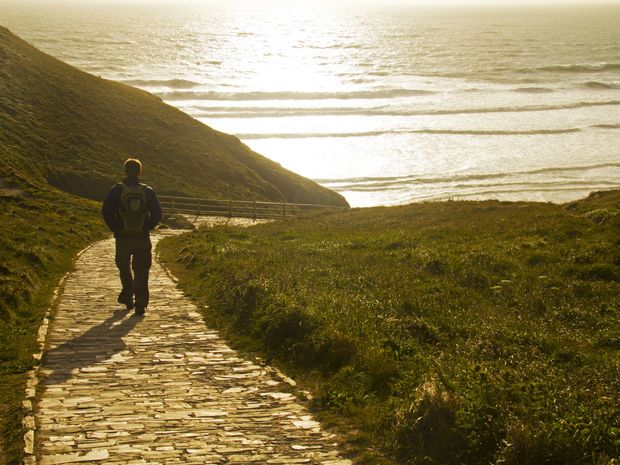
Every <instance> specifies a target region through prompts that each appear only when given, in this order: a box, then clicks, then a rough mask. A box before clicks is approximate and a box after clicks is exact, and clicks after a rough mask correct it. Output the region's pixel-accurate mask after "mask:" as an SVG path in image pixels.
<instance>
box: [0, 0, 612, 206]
mask: <svg viewBox="0 0 620 465" xmlns="http://www.w3.org/2000/svg"><path fill="white" fill-rule="evenodd" d="M0 24H2V25H4V26H6V27H8V28H9V29H11V30H12V31H13V32H15V33H16V34H18V35H20V36H21V37H23V38H24V39H26V40H28V41H29V42H30V43H32V44H33V45H35V46H37V47H38V48H40V49H42V50H43V51H45V52H47V53H49V54H51V55H53V56H55V57H57V58H59V59H61V60H63V61H66V62H68V63H70V64H72V65H74V66H77V67H79V68H81V69H83V70H84V71H87V72H89V73H92V74H95V75H98V76H102V77H105V78H108V79H114V80H117V81H121V82H124V83H126V84H129V85H132V86H136V87H140V88H142V89H145V90H147V91H149V92H152V93H153V94H155V95H158V96H159V97H160V98H161V99H162V100H164V101H165V102H167V103H168V104H170V105H173V106H175V107H177V108H179V109H181V110H182V111H184V112H186V113H188V114H190V115H191V116H193V117H195V118H197V119H199V120H200V121H202V122H204V123H205V124H207V125H209V126H211V127H213V128H215V129H217V130H220V131H223V132H228V133H232V134H235V135H237V136H238V137H239V138H240V139H241V140H242V141H243V142H244V143H245V144H246V145H248V146H249V147H251V148H252V149H254V150H255V151H257V152H259V153H261V154H263V155H265V156H267V157H269V158H271V159H273V160H275V161H276V162H278V163H280V164H281V165H282V166H284V167H286V168H289V169H291V170H293V171H295V172H297V173H299V174H301V175H304V176H307V177H309V178H311V179H313V180H315V181H317V182H319V183H320V184H322V185H324V186H326V187H328V188H331V189H334V190H336V191H338V192H340V193H341V194H343V195H344V196H345V197H346V198H347V200H348V201H349V203H350V204H351V205H352V206H356V207H365V206H373V205H395V204H403V203H409V202H415V201H424V200H443V199H487V198H496V199H501V200H537V201H553V202H563V201H569V200H572V199H576V198H579V197H583V196H585V195H587V194H588V193H589V192H592V191H595V190H602V189H612V188H616V189H617V188H620V27H618V25H619V24H620V4H617V3H616V4H609V5H589V6H588V5H581V6H575V5H572V6H567V5H554V6H551V5H550V6H505V7H468V8H465V7H441V8H440V7H435V8H430V7H426V8H423V7H415V8H414V7H409V8H406V7H378V6H376V7H370V6H358V7H353V6H349V7H344V6H340V7H332V8H328V7H327V6H323V7H322V8H319V7H315V8H310V7H295V8H292V7H286V6H284V5H283V4H280V6H278V7H275V6H271V7H267V6H263V7H257V6H248V5H246V6H242V5H240V4H236V6H224V5H221V4H220V5H214V4H203V5H197V4H194V5H185V6H181V5H180V4H178V3H175V4H173V5H172V4H168V5H160V6H158V7H148V6H147V5H144V4H143V5H135V6H122V5H120V4H115V5H114V6H112V7H110V6H108V7H103V6H99V7H92V6H91V7H84V6H76V5H73V6H72V7H70V8H69V7H66V8H60V7H51V6H49V7H41V6H38V7H36V8H34V7H27V6H24V5H22V6H11V7H9V6H6V5H5V6H1V5H0Z"/></svg>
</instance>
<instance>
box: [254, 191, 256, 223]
mask: <svg viewBox="0 0 620 465" xmlns="http://www.w3.org/2000/svg"><path fill="white" fill-rule="evenodd" d="M254 221H256V197H254Z"/></svg>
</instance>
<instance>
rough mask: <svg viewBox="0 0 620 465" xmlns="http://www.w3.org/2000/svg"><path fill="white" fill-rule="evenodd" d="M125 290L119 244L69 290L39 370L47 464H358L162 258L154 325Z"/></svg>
mask: <svg viewBox="0 0 620 465" xmlns="http://www.w3.org/2000/svg"><path fill="white" fill-rule="evenodd" d="M158 239H159V236H154V237H153V242H154V243H155V242H156V241H157V240H158ZM118 287H119V283H118V277H117V271H116V268H115V266H114V241H113V240H112V239H109V240H106V241H102V242H98V243H96V244H94V245H93V246H92V247H91V248H89V249H88V250H86V251H85V252H84V253H83V254H82V255H81V256H80V258H79V259H78V261H77V263H76V270H75V271H74V272H73V273H71V274H70V275H69V276H68V278H67V280H66V282H65V287H64V292H63V294H62V296H61V297H60V300H59V304H58V308H57V309H56V311H55V313H54V315H53V321H52V323H51V326H50V331H49V334H48V340H47V349H46V352H45V355H44V359H43V364H42V367H41V369H40V370H39V376H40V378H41V379H40V383H39V391H40V396H39V401H38V402H37V404H36V408H35V418H36V427H37V430H36V436H35V444H36V452H37V457H38V460H37V462H38V463H40V464H42V465H50V464H62V463H105V464H188V463H191V464H247V463H264V464H324V465H348V464H350V463H351V462H350V461H349V460H343V459H341V458H340V456H339V454H338V450H337V445H336V444H335V439H334V437H333V436H330V435H329V434H327V433H325V432H324V431H322V430H321V428H320V425H319V424H318V423H317V422H315V421H314V420H313V419H312V417H311V416H310V414H309V413H308V411H307V410H306V409H305V407H304V406H303V405H302V404H301V403H299V402H298V401H297V400H296V398H295V397H294V396H293V395H292V394H290V393H288V392H286V389H285V386H284V385H283V383H282V381H281V380H280V379H279V378H278V377H275V376H274V375H273V371H272V370H270V369H268V368H266V367H262V366H259V365H257V364H256V363H254V362H252V361H249V360H247V359H244V358H242V357H241V356H240V355H239V354H238V353H236V352H235V351H233V350H232V349H230V348H229V347H228V346H227V345H226V344H225V343H224V341H223V340H222V339H220V337H219V336H218V334H217V333H216V332H215V331H212V330H210V329H208V328H207V327H206V326H205V324H204V322H203V320H202V318H201V316H200V314H199V313H198V311H197V308H196V306H195V305H194V304H193V303H192V302H191V301H190V300H189V299H187V298H186V297H184V296H183V294H182V293H181V291H180V290H178V289H177V288H176V286H175V284H174V282H173V281H172V280H171V279H170V277H169V276H168V275H167V274H166V272H165V270H164V269H163V268H162V266H161V265H160V264H159V263H158V262H157V261H156V260H154V263H153V268H152V269H151V280H150V288H151V296H152V297H151V304H150V306H149V308H148V310H147V314H146V316H145V317H144V318H138V317H135V316H134V315H133V312H127V311H123V310H121V306H120V305H119V304H117V303H116V295H117V292H118Z"/></svg>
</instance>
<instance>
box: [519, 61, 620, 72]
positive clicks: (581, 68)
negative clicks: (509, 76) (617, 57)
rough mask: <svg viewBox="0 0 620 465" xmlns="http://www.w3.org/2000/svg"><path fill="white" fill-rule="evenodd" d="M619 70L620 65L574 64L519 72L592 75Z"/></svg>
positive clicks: (522, 69) (603, 63) (548, 66)
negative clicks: (593, 73)
mask: <svg viewBox="0 0 620 465" xmlns="http://www.w3.org/2000/svg"><path fill="white" fill-rule="evenodd" d="M616 70H620V63H607V62H599V63H574V64H557V65H546V66H539V67H537V68H521V69H520V70H519V71H521V72H526V73H532V72H540V71H542V72H555V73H558V72H560V73H592V72H600V71H616Z"/></svg>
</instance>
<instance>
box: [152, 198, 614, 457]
mask: <svg viewBox="0 0 620 465" xmlns="http://www.w3.org/2000/svg"><path fill="white" fill-rule="evenodd" d="M619 232H620V191H612V192H601V193H597V194H592V195H590V196H589V197H588V198H587V199H583V200H580V201H578V202H573V203H570V204H567V205H554V204H544V203H526V202H514V203H507V202H506V203H502V202H497V201H486V202H437V203H424V204H412V205H405V206H400V207H391V208H367V209H353V210H347V211H344V212H336V213H333V214H327V215H316V216H311V217H305V218H301V217H300V218H297V219H294V220H290V221H279V222H275V223H271V224H267V225H260V226H256V227H253V228H248V229H246V230H230V229H200V230H198V231H195V232H193V233H191V234H186V235H183V236H178V237H175V238H171V239H166V240H165V241H163V242H161V243H160V252H161V254H160V256H162V257H163V259H164V260H165V261H166V262H168V263H169V264H170V265H171V267H172V269H173V271H174V272H175V274H177V276H178V277H179V278H180V283H181V286H182V287H183V288H184V290H185V291H186V292H187V293H189V294H190V295H192V296H193V297H194V298H195V299H197V300H198V301H199V302H200V303H201V304H204V305H203V306H202V308H204V316H205V319H206V320H207V321H208V322H209V324H210V326H212V327H216V328H218V329H220V330H222V331H223V332H224V333H225V334H227V335H228V336H233V337H234V339H235V340H236V341H237V342H239V343H240V344H243V345H244V347H250V348H252V349H258V350H260V351H262V352H263V353H264V354H265V356H266V357H268V358H272V359H274V360H276V361H279V362H280V363H281V364H282V365H283V366H284V367H285V368H287V369H288V370H289V371H290V374H292V375H295V377H297V378H301V380H302V381H303V380H305V383H306V385H308V386H310V387H312V388H313V390H314V393H313V394H315V395H314V401H313V403H314V407H315V409H316V410H317V411H318V412H319V413H320V414H321V416H323V419H325V417H326V416H327V417H328V418H329V419H331V420H334V421H335V422H337V423H341V422H342V421H343V419H347V420H348V423H344V425H345V426H344V427H343V431H345V432H346V433H348V434H351V435H352V436H353V437H352V439H353V440H354V442H353V444H355V445H356V447H358V448H360V449H362V451H363V454H362V455H364V457H360V462H359V463H360V464H361V463H364V464H372V465H378V464H381V465H387V464H396V463H397V464H403V465H404V464H407V465H429V464H442V465H474V464H475V465H478V464H489V463H494V464H500V463H501V464H505V465H509V464H511V465H540V464H556V465H559V464H568V463H570V464H590V465H592V464H596V465H612V464H615V463H617V457H620V441H619V434H620V302H619V300H618V296H619V295H620V250H619V248H618V245H620V241H619V238H620V234H619ZM341 424H342V423H341ZM377 451H379V452H380V454H379V455H381V457H379V456H377V455H376V453H377Z"/></svg>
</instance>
